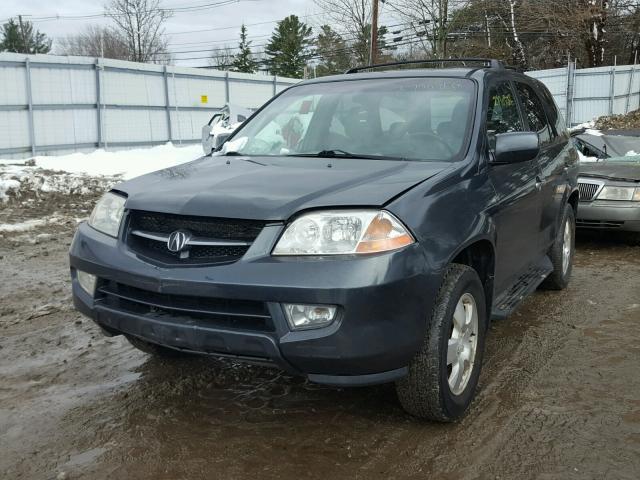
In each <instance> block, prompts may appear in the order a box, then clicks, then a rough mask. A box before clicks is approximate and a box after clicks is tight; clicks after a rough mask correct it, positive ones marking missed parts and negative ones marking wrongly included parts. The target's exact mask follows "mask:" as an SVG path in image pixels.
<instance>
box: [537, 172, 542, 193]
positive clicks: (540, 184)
mask: <svg viewBox="0 0 640 480" xmlns="http://www.w3.org/2000/svg"><path fill="white" fill-rule="evenodd" d="M536 190H538V191H540V190H542V179H541V178H540V176H536Z"/></svg>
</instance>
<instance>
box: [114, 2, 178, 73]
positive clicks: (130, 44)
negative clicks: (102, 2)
mask: <svg viewBox="0 0 640 480" xmlns="http://www.w3.org/2000/svg"><path fill="white" fill-rule="evenodd" d="M105 9H106V11H107V15H108V16H109V17H111V18H112V19H113V22H114V23H115V26H116V30H117V31H118V32H119V33H120V34H121V35H122V36H123V37H124V38H125V39H126V43H127V48H128V49H129V59H130V60H132V61H134V62H153V63H165V62H167V61H168V53H167V41H166V40H165V39H164V38H163V35H164V28H163V25H164V23H165V21H166V20H167V19H168V18H169V17H171V12H170V11H169V10H166V9H163V8H161V7H160V0H111V3H109V4H107V5H106V7H105Z"/></svg>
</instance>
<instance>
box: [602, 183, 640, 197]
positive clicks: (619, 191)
mask: <svg viewBox="0 0 640 480" xmlns="http://www.w3.org/2000/svg"><path fill="white" fill-rule="evenodd" d="M635 192H636V188H635V187H614V186H611V185H606V186H605V187H604V188H603V189H602V190H601V191H600V193H599V194H598V200H627V201H628V200H634V199H635V198H634V195H635Z"/></svg>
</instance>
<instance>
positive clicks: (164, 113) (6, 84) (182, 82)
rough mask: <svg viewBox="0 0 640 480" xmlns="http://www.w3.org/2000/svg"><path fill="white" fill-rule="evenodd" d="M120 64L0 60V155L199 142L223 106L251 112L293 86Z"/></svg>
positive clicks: (262, 78) (6, 56)
mask: <svg viewBox="0 0 640 480" xmlns="http://www.w3.org/2000/svg"><path fill="white" fill-rule="evenodd" d="M297 82H298V80H295V79H289V78H278V79H276V78H275V77H270V76H266V75H247V74H236V73H232V74H228V73H227V72H222V71H214V70H204V69H196V68H182V67H164V66H161V65H148V64H140V63H133V62H124V61H119V60H101V59H95V58H86V57H61V56H54V55H19V54H12V53H6V52H4V53H0V155H2V157H7V156H19V157H23V156H27V155H33V154H53V153H61V152H63V151H64V152H67V151H84V150H91V149H94V148H119V147H127V146H139V145H154V144H159V143H165V142H169V141H173V142H177V143H184V142H197V141H199V140H200V136H201V130H202V126H203V125H204V124H206V123H207V122H208V121H209V119H210V118H211V116H212V115H213V114H214V113H215V112H216V111H218V110H219V109H220V108H222V107H224V105H225V104H226V103H232V104H236V105H241V106H243V107H247V108H258V107H260V106H261V105H262V104H263V103H265V102H266V101H267V100H269V99H270V98H271V97H272V96H273V94H274V92H275V91H276V90H279V89H281V88H286V87H287V86H289V85H293V84H295V83H297Z"/></svg>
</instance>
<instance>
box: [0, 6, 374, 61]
mask: <svg viewBox="0 0 640 480" xmlns="http://www.w3.org/2000/svg"><path fill="white" fill-rule="evenodd" d="M223 1H226V0H161V4H162V6H163V7H165V8H174V7H181V6H192V5H209V4H215V3H220V2H223ZM104 3H105V2H104V1H103V0H58V1H51V0H0V20H2V21H3V22H4V21H6V19H7V18H9V17H14V16H17V15H18V14H22V15H24V18H25V19H29V20H33V22H34V24H35V26H36V28H38V29H39V30H40V31H42V32H44V33H46V34H47V35H48V36H49V37H51V38H53V39H54V50H55V39H56V38H59V37H63V36H65V35H69V34H73V33H77V32H79V31H81V30H82V29H83V28H85V27H86V26H87V25H91V24H106V23H108V20H107V19H104V18H90V19H86V18H84V19H69V18H58V19H49V20H42V18H43V17H48V16H54V17H55V16H60V17H65V16H82V15H91V14H100V13H102V12H103V9H104ZM318 13H319V10H318V8H317V7H316V5H315V3H314V2H313V0H240V1H239V2H238V3H233V4H230V5H223V6H219V7H215V8H209V9H206V10H201V11H196V12H177V13H176V14H175V15H174V16H173V17H172V18H171V19H169V20H168V21H167V23H166V28H165V31H166V34H167V37H168V38H169V40H170V45H169V49H170V50H171V51H172V52H174V58H175V59H176V60H178V59H185V60H181V61H177V62H176V63H178V64H180V65H192V66H199V65H206V64H207V60H206V58H204V57H207V56H208V53H207V52H199V51H198V50H207V49H212V48H220V47H222V46H224V45H225V44H228V45H230V46H233V47H235V46H236V45H237V42H238V34H239V29H240V28H239V26H240V24H242V23H245V24H246V25H247V28H248V31H249V37H250V39H252V40H253V48H254V51H258V50H262V49H263V45H264V44H265V43H266V41H267V40H268V37H269V35H270V33H271V32H272V31H273V29H274V27H275V21H277V20H281V19H282V18H284V17H286V16H287V15H292V14H295V15H298V16H299V17H301V18H302V19H303V21H306V22H307V23H309V24H310V25H312V26H315V25H317V24H318V22H319V21H320V18H321V16H320V15H318ZM29 16H31V17H29ZM382 16H383V18H384V16H385V15H384V12H383V13H382ZM256 24H257V25H256ZM194 30H196V32H194ZM197 30H200V31H197ZM204 30H206V31H204ZM196 42H206V43H196ZM178 52H179V53H178ZM193 57H203V58H202V59H198V58H193ZM186 59H188V60H186Z"/></svg>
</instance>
